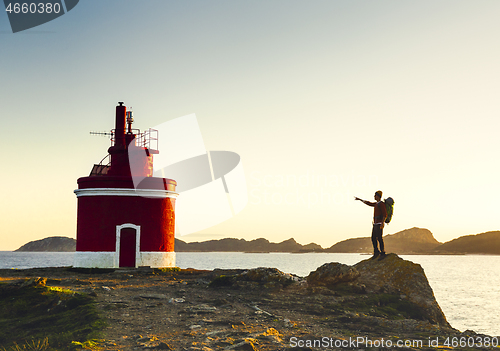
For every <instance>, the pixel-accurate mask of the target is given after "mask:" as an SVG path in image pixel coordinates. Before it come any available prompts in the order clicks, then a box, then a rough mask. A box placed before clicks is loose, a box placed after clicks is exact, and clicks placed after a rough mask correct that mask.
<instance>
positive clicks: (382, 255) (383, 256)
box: [378, 252, 387, 261]
mask: <svg viewBox="0 0 500 351" xmlns="http://www.w3.org/2000/svg"><path fill="white" fill-rule="evenodd" d="M386 257H387V254H386V253H385V252H382V253H381V254H380V258H379V259H378V260H379V261H381V260H383V259H384V258H386Z"/></svg>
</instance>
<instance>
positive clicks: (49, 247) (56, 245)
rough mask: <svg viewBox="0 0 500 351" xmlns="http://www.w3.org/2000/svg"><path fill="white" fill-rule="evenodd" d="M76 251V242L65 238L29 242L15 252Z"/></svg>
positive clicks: (57, 237) (55, 237)
mask: <svg viewBox="0 0 500 351" xmlns="http://www.w3.org/2000/svg"><path fill="white" fill-rule="evenodd" d="M75 250H76V240H75V239H73V238H67V237H65V236H51V237H49V238H45V239H40V240H35V241H30V242H29V243H27V244H24V245H23V246H21V247H20V248H19V249H17V250H15V251H24V252H44V251H45V252H71V251H75Z"/></svg>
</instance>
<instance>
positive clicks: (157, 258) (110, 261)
mask: <svg viewBox="0 0 500 351" xmlns="http://www.w3.org/2000/svg"><path fill="white" fill-rule="evenodd" d="M132 123H133V115H132V111H127V108H126V106H124V105H123V102H120V103H119V105H118V106H116V119H115V129H113V130H112V131H111V133H104V134H110V135H111V147H110V148H109V149H108V155H107V156H106V157H105V158H104V159H103V160H102V161H101V162H100V163H99V164H95V165H94V166H93V167H92V170H91V172H90V175H89V176H87V177H82V178H79V179H78V189H76V190H75V194H76V196H77V201H78V210H77V233H76V254H75V260H74V267H87V268H92V267H96V268H117V267H140V266H149V267H173V266H175V252H174V240H175V237H174V235H175V199H176V197H177V195H178V194H177V193H176V192H175V188H176V185H177V183H176V182H175V180H172V179H167V178H160V177H153V155H155V154H158V153H159V150H158V149H157V148H158V146H157V145H158V131H156V130H154V129H149V130H147V131H144V132H142V133H141V132H140V131H139V130H137V129H132ZM162 152H166V150H162Z"/></svg>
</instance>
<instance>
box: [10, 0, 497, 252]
mask: <svg viewBox="0 0 500 351" xmlns="http://www.w3.org/2000/svg"><path fill="white" fill-rule="evenodd" d="M499 18H500V2H499V1H497V0H488V1H484V0H476V1H461V0H453V1H451V0H448V1H447V0H443V1H438V2H436V1H433V0H419V1H396V0H391V1H368V0H366V1H362V0H359V1H356V0H354V1H353V0H341V1H331V0H328V1H317V0H311V1H295V0H286V1H278V0H272V1H269V0H266V1H260V0H251V1H250V0H248V1H234V0H232V1H229V0H227V1H218V0H210V1H206V0H205V1H196V0H193V1H166V0H161V1H160V0H157V1H156V0H148V1H139V0H107V1H80V3H79V4H78V5H77V6H76V7H75V8H74V9H73V10H72V11H70V12H69V13H67V14H65V15H64V16H61V17H60V18H57V19H55V20H53V21H51V22H48V23H46V24H43V25H41V26H38V27H35V28H33V29H29V30H26V31H23V32H19V33H16V34H13V33H12V31H11V29H10V25H9V22H8V19H7V14H6V13H5V12H4V11H1V12H0V121H1V128H2V130H3V132H2V138H1V139H0V148H1V152H0V155H1V173H0V177H1V178H0V179H1V183H0V194H1V197H0V250H14V249H16V248H18V247H19V246H21V245H23V244H24V243H26V242H28V241H31V240H37V239H41V238H45V237H48V236H56V235H57V236H69V237H76V203H77V200H76V196H75V194H74V193H73V190H74V189H76V187H77V183H76V180H77V178H79V177H82V176H87V175H88V173H89V172H90V170H91V168H92V165H93V164H94V163H98V162H99V161H100V160H101V159H102V158H103V157H104V156H105V155H106V152H107V151H106V150H107V148H108V146H109V140H108V139H107V138H105V137H99V136H91V135H89V132H90V131H108V130H110V129H112V128H114V108H115V105H116V104H117V102H118V101H124V102H125V105H127V106H132V107H133V110H134V117H135V120H136V122H137V123H136V124H135V127H136V128H140V129H145V128H148V127H152V126H155V125H158V124H161V123H163V122H165V121H168V120H171V119H174V118H177V117H181V116H185V115H188V114H191V113H195V114H196V116H197V119H198V123H199V126H200V130H201V133H202V135H203V140H204V142H205V147H206V149H207V150H228V151H233V152H236V153H238V154H239V155H240V156H241V162H242V165H243V168H244V171H245V176H246V181H247V185H248V200H249V202H248V205H247V206H246V208H245V209H244V210H243V211H242V212H240V213H239V214H238V215H236V216H235V217H233V218H231V219H230V220H228V221H226V222H224V223H221V224H219V225H216V226H214V227H211V228H208V229H205V230H203V231H201V232H199V233H195V234H190V235H187V236H182V237H180V239H182V240H186V241H194V240H195V241H201V240H208V239H220V238H224V237H235V238H245V239H255V238H260V237H265V238H267V239H269V240H270V241H273V242H278V241H282V240H285V239H288V238H291V237H293V238H295V239H296V240H297V241H298V242H299V243H301V244H307V243H310V242H315V243H318V244H320V245H322V246H323V247H329V246H331V245H333V244H334V243H336V242H338V241H341V240H345V239H348V238H352V237H360V236H369V234H370V232H371V216H372V208H370V207H368V206H365V205H363V204H362V203H360V202H357V201H356V202H355V201H354V196H358V197H361V198H364V199H369V200H371V199H373V194H374V192H375V191H376V190H379V189H380V190H382V191H383V192H384V197H387V196H391V197H393V198H394V200H395V213H394V218H393V222H392V223H391V224H390V225H389V226H388V227H386V229H385V234H392V233H395V232H397V231H400V230H403V229H407V228H411V227H421V228H427V229H429V230H430V231H432V232H433V234H434V236H435V237H436V239H437V240H439V241H441V242H444V241H448V240H451V239H453V238H456V237H458V236H462V235H467V234H477V233H481V232H485V231H491V230H500V216H499V213H500V186H499V183H498V179H499V176H500V162H499V161H498V155H499V151H500V142H499V140H500V139H499V137H498V134H499V130H500V118H499V117H500V116H499V115H500V65H499V62H500V40H499V39H498V38H499V34H500V21H499V20H498V19H499ZM160 152H167V151H166V150H160ZM166 176H167V177H168V175H166ZM388 249H389V251H390V248H388Z"/></svg>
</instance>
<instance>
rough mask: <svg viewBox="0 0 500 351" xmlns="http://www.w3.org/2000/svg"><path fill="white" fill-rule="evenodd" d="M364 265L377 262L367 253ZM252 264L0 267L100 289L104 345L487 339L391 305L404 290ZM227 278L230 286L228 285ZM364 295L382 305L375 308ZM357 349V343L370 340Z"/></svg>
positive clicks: (10, 277)
mask: <svg viewBox="0 0 500 351" xmlns="http://www.w3.org/2000/svg"><path fill="white" fill-rule="evenodd" d="M394 256H396V255H394ZM396 257H397V256H396ZM394 260H395V259H394ZM399 260H401V262H409V261H405V260H402V259H399ZM362 262H365V264H368V265H372V264H373V263H372V262H369V260H364V261H362ZM397 262H399V261H397ZM389 263H391V262H390V261H387V265H388V266H389ZM410 263H411V262H410ZM410 263H405V264H410ZM343 266H345V265H343ZM347 267H350V266H347ZM359 267H361V266H359ZM368 267H369V266H368ZM245 271H248V270H242V269H231V270H227V269H224V270H223V269H215V270H194V269H183V270H179V271H169V270H159V269H149V268H138V269H125V268H122V269H114V270H108V271H104V272H103V271H99V270H94V272H90V271H88V272H85V270H80V271H75V270H72V269H68V268H63V267H61V268H33V269H25V270H0V277H1V279H2V282H4V283H5V282H11V283H12V282H14V281H15V280H21V279H25V278H32V277H38V276H43V277H46V278H48V280H47V285H51V286H58V287H62V288H67V289H71V290H73V291H76V292H78V293H83V294H87V295H89V296H93V299H94V301H95V303H96V306H97V307H98V309H99V310H100V311H101V312H102V315H103V316H106V320H107V322H108V327H107V328H106V329H105V330H104V340H105V341H103V342H101V346H102V347H104V349H106V350H119V349H121V350H123V349H134V348H137V349H147V348H152V347H157V348H158V347H159V345H163V346H161V347H164V349H169V348H166V347H167V346H165V345H168V347H170V349H172V350H182V349H188V348H190V347H191V348H192V350H196V347H197V348H198V349H200V350H217V349H228V350H229V349H231V347H233V346H234V347H236V345H240V346H238V347H240V349H245V350H246V349H249V350H250V349H254V350H288V349H290V350H299V348H297V347H292V345H293V344H294V342H293V340H295V342H296V343H298V342H299V341H300V340H303V341H304V342H306V340H322V339H323V338H327V339H329V340H330V339H331V340H334V341H333V342H335V340H337V342H340V341H338V340H348V339H349V338H354V339H356V338H360V337H362V338H365V339H366V340H372V341H375V340H381V339H382V338H385V339H386V340H389V339H390V340H392V342H397V341H398V340H422V342H428V341H429V340H434V339H435V338H436V337H438V338H441V339H442V340H441V344H442V342H444V340H445V338H446V337H450V338H453V337H455V338H461V337H467V338H469V337H475V338H484V337H486V336H485V335H481V334H476V333H474V332H472V331H465V332H464V333H460V332H459V331H458V330H456V329H453V328H452V327H451V326H447V325H445V324H442V323H441V324H440V323H436V322H431V321H429V320H425V318H424V319H422V318H407V317H408V316H406V317H404V316H398V314H401V313H403V314H404V313H406V312H402V311H399V310H397V311H396V312H394V311H393V310H391V308H389V307H390V306H389V305H390V304H393V306H396V307H393V309H394V308H399V307H402V306H407V305H405V304H406V302H404V301H403V300H401V296H400V295H393V294H392V295H391V294H387V293H377V292H370V291H369V289H368V292H360V291H358V290H356V289H358V288H359V287H360V286H362V285H364V283H363V284H357V283H356V284H357V285H356V284H355V285H349V284H347V285H336V286H335V287H333V288H332V287H327V286H323V285H321V284H320V285H314V284H313V283H312V282H308V280H307V279H305V278H299V277H295V278H293V279H295V280H294V281H293V282H292V283H290V284H289V283H285V281H283V280H280V279H281V278H283V277H288V276H292V277H293V275H286V274H283V273H281V275H280V274H278V275H277V276H278V277H281V278H279V279H278V280H276V279H275V280H272V279H271V278H269V277H270V276H271V275H269V274H268V275H265V274H264V275H262V274H261V275H260V276H259V275H258V274H254V276H255V280H248V279H243V278H242V276H241V274H242V273H243V272H245ZM251 271H253V270H251ZM224 277H233V278H230V279H229V278H224ZM228 279H229V280H231V281H232V284H225V283H228V281H229V280H228ZM214 281H218V282H219V283H217V284H218V285H217V284H214V283H213V282H214ZM224 282H225V283H224ZM221 283H222V284H221ZM214 285H217V286H214ZM390 296H393V297H390ZM374 299H375V300H374ZM384 299H385V300H384ZM391 299H392V300H391ZM363 301H371V302H370V303H372V304H373V303H375V304H373V306H371V305H370V306H368V305H369V304H368V305H367V304H366V303H362V302H363ZM377 301H378V302H377ZM383 301H385V302H383ZM388 301H392V302H390V303H389V302H388ZM403 302H404V303H405V304H403V305H401V303H403ZM377 303H378V305H377ZM384 303H386V305H385V306H384ZM398 306H399V307H398ZM403 310H404V308H403ZM398 311H399V312H398ZM410 311H411V309H410ZM414 312H415V311H414ZM414 312H412V313H414ZM417 312H418V311H417ZM417 315H418V313H417ZM388 337H389V339H387V338H388ZM293 338H295V339H293ZM325 340H326V339H325ZM164 344H165V345H164ZM358 346H359V347H353V348H351V349H362V348H363V347H364V346H362V345H358ZM424 346H425V345H424ZM193 347H195V348H193ZM233 349H237V348H233ZM309 349H312V348H302V350H309ZM407 349H408V350H414V349H415V350H416V349H420V350H422V349H429V350H430V349H434V350H435V347H430V348H425V347H424V348H412V347H410V348H407Z"/></svg>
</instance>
